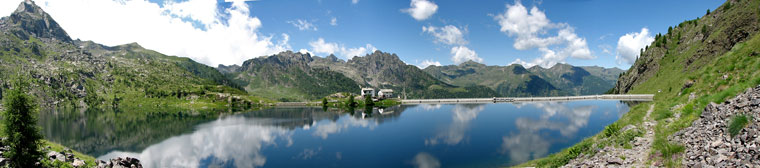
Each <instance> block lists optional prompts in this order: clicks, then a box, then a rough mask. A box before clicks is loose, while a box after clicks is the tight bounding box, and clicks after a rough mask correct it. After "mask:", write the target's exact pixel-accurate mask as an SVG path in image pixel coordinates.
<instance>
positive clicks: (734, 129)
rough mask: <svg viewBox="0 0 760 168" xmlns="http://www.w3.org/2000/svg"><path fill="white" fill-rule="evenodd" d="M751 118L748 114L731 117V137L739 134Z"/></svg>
mask: <svg viewBox="0 0 760 168" xmlns="http://www.w3.org/2000/svg"><path fill="white" fill-rule="evenodd" d="M749 119H750V117H747V116H746V115H737V116H734V117H733V118H731V122H730V123H729V125H728V133H730V134H731V137H734V136H736V135H739V132H740V131H741V130H742V129H744V127H746V126H747V124H748V123H749Z"/></svg>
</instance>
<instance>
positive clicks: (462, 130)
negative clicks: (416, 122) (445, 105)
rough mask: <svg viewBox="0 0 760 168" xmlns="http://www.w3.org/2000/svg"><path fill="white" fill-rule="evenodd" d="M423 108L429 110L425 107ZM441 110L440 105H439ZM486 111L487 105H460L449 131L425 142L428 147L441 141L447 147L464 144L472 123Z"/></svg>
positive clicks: (453, 114) (456, 108) (453, 115)
mask: <svg viewBox="0 0 760 168" xmlns="http://www.w3.org/2000/svg"><path fill="white" fill-rule="evenodd" d="M423 108H425V109H426V110H427V109H430V108H427V107H425V106H423ZM438 108H440V105H438ZM436 109H437V108H436ZM484 109H485V104H460V105H456V106H454V108H453V109H452V110H451V112H452V116H451V118H452V122H451V124H449V127H448V129H446V130H444V131H441V132H439V133H438V134H437V135H436V136H435V137H433V138H430V139H427V140H425V144H426V145H436V144H438V143H439V141H443V143H445V144H447V145H456V144H459V142H462V139H464V138H465V134H466V132H467V130H468V129H469V127H470V121H472V120H473V119H475V118H476V117H478V113H480V112H481V111H483V110H484Z"/></svg>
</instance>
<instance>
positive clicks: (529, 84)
mask: <svg viewBox="0 0 760 168" xmlns="http://www.w3.org/2000/svg"><path fill="white" fill-rule="evenodd" d="M424 71H425V72H427V73H430V74H431V75H432V76H433V77H435V78H437V79H440V80H442V81H444V82H447V83H450V84H453V85H456V86H485V87H488V88H491V89H493V90H495V91H496V92H498V93H499V94H501V95H502V96H559V95H589V94H602V93H604V92H605V91H607V90H609V89H610V88H612V87H613V86H614V84H615V78H616V77H617V76H618V75H619V74H620V73H622V70H620V69H617V68H609V69H608V68H603V67H575V66H572V65H568V64H557V65H555V66H553V67H551V68H549V69H545V68H542V67H539V66H534V67H531V68H529V69H525V68H524V67H523V66H522V65H519V64H512V65H509V66H487V65H485V64H481V63H477V62H473V61H468V62H464V63H461V64H459V65H447V66H429V67H427V68H425V69H424ZM592 72H593V73H592Z"/></svg>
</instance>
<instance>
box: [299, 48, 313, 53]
mask: <svg viewBox="0 0 760 168" xmlns="http://www.w3.org/2000/svg"><path fill="white" fill-rule="evenodd" d="M298 52H300V53H301V54H308V53H311V52H309V50H307V49H304V48H302V49H300V50H298Z"/></svg>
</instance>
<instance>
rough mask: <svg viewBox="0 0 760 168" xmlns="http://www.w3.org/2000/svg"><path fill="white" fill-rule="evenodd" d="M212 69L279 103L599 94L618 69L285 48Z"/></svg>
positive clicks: (606, 87)
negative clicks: (374, 95) (379, 92)
mask: <svg viewBox="0 0 760 168" xmlns="http://www.w3.org/2000/svg"><path fill="white" fill-rule="evenodd" d="M217 69H219V70H220V71H221V72H223V73H225V74H227V76H228V77H230V78H232V79H234V80H235V81H238V85H241V86H246V87H245V89H246V90H247V91H249V92H251V93H252V94H255V95H260V96H263V97H267V98H272V99H279V100H281V101H291V100H310V99H318V98H321V97H324V96H327V95H329V94H333V93H336V92H352V93H356V92H358V90H359V88H360V87H373V88H390V89H394V90H396V92H397V93H398V94H397V95H406V97H407V98H456V97H493V96H559V95H587V94H601V93H604V92H606V91H608V90H610V89H611V88H612V87H613V86H614V85H615V79H616V78H617V77H618V75H619V74H620V73H622V72H623V70H620V69H617V68H609V69H608V68H602V67H575V66H571V65H567V64H557V65H556V66H554V67H552V68H549V69H544V68H541V67H538V66H536V67H532V68H530V69H525V68H523V67H522V66H521V65H510V66H486V65H484V64H480V63H476V62H472V61H469V62H465V63H462V64H460V65H449V66H430V67H427V68H425V69H424V70H421V69H419V68H418V67H416V66H413V65H407V64H406V63H404V62H403V61H401V59H399V57H398V56H397V55H396V54H390V53H386V52H382V51H375V52H374V53H372V54H367V55H365V56H361V57H353V58H352V59H350V60H348V61H344V60H341V59H338V58H337V57H336V56H335V55H329V56H327V57H316V56H311V55H310V54H308V53H306V54H303V53H297V52H291V51H286V52H281V53H279V54H275V55H271V56H267V57H260V58H254V59H251V60H248V61H245V63H243V65H242V66H224V65H220V66H219V67H218V68H217Z"/></svg>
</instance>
